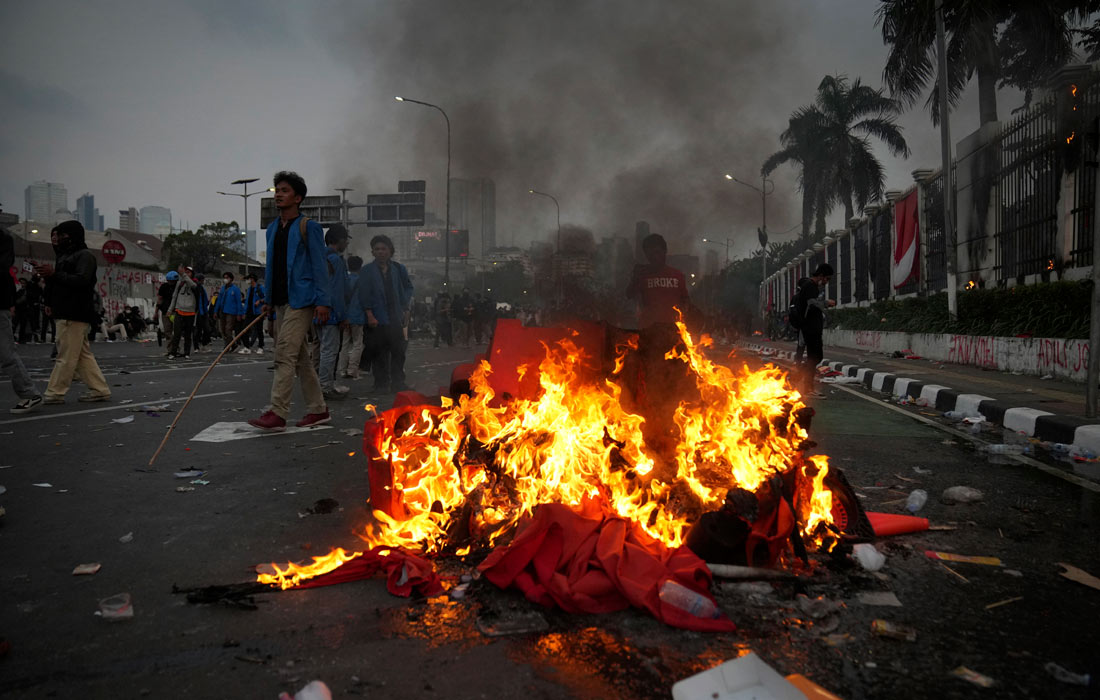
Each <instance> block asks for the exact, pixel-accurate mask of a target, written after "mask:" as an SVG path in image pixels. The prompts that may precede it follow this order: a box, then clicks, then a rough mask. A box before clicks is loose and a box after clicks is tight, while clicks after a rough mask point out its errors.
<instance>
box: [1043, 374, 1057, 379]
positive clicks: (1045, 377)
mask: <svg viewBox="0 0 1100 700" xmlns="http://www.w3.org/2000/svg"><path fill="white" fill-rule="evenodd" d="M1039 379H1054V375H1053V374H1044V375H1043V376H1041V377H1039Z"/></svg>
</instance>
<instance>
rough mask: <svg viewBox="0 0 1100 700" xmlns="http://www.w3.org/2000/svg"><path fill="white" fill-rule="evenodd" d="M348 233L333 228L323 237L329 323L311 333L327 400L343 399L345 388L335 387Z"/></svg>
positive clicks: (336, 226)
mask: <svg viewBox="0 0 1100 700" xmlns="http://www.w3.org/2000/svg"><path fill="white" fill-rule="evenodd" d="M348 240H349V239H348V231H347V229H346V228H344V227H343V226H342V225H341V224H333V225H332V226H330V227H329V230H328V231H327V232H326V233H325V244H326V246H327V247H326V248H325V262H326V268H327V269H326V272H327V273H328V276H327V279H328V297H329V299H330V300H331V301H332V304H331V307H332V308H331V312H330V313H329V317H328V320H327V321H325V322H324V323H319V324H317V326H318V327H317V328H316V329H314V330H315V331H316V333H317V335H318V339H319V341H320V345H321V348H320V358H319V368H318V376H319V378H320V380H321V393H322V394H323V395H324V397H325V398H326V399H342V398H344V396H345V395H346V394H347V393H348V387H346V386H342V385H339V384H337V383H336V363H337V359H338V358H339V356H340V344H341V343H340V335H341V334H342V333H343V332H344V331H345V330H346V329H347V328H348V322H347V294H348V268H347V265H346V264H345V263H344V258H343V255H342V254H343V252H344V251H345V250H347V248H348Z"/></svg>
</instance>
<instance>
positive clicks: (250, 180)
mask: <svg viewBox="0 0 1100 700" xmlns="http://www.w3.org/2000/svg"><path fill="white" fill-rule="evenodd" d="M259 179H260V178H258V177H250V178H244V179H241V180H234V181H233V182H231V183H229V184H231V185H244V194H241V193H240V192H218V194H221V195H225V196H226V197H240V198H241V200H243V201H244V232H245V235H248V198H249V197H254V196H256V195H258V194H263V193H264V192H274V191H275V188H274V187H268V188H267V189H265V190H257V191H255V192H249V191H248V186H249V185H250V184H252V183H253V182H256V181H257V180H259ZM244 272H245V275H247V274H248V244H247V243H245V246H244Z"/></svg>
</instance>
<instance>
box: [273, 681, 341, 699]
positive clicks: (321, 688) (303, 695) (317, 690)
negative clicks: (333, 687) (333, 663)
mask: <svg viewBox="0 0 1100 700" xmlns="http://www.w3.org/2000/svg"><path fill="white" fill-rule="evenodd" d="M279 700H332V691H330V690H329V689H328V686H327V685H325V684H324V682H323V681H310V682H309V683H307V684H306V686H305V687H304V688H302V689H301V690H299V691H298V692H297V693H295V694H294V695H293V696H291V695H290V693H279Z"/></svg>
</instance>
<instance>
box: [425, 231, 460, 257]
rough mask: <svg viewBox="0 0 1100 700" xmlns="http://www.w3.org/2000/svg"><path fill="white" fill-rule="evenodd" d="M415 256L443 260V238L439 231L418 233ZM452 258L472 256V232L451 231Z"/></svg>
mask: <svg viewBox="0 0 1100 700" xmlns="http://www.w3.org/2000/svg"><path fill="white" fill-rule="evenodd" d="M415 240H416V243H415V247H414V252H413V255H414V257H416V258H417V259H421V260H423V259H425V258H442V257H443V255H444V246H443V236H442V235H441V234H440V232H439V231H417V232H416V238H415ZM450 245H451V250H450V253H451V257H452V258H465V257H467V256H469V254H470V232H469V231H465V230H459V229H452V230H451V240H450Z"/></svg>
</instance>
